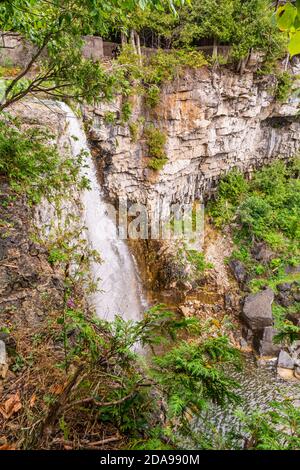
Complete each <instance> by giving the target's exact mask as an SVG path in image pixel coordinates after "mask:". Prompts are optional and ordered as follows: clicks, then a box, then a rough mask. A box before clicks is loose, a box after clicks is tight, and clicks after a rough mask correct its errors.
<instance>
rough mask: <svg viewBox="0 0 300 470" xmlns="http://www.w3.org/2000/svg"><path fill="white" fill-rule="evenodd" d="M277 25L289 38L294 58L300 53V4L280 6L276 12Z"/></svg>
mask: <svg viewBox="0 0 300 470" xmlns="http://www.w3.org/2000/svg"><path fill="white" fill-rule="evenodd" d="M276 20H277V25H278V27H279V29H280V30H281V31H283V32H284V33H286V35H287V36H288V38H289V45H288V50H289V53H290V56H291V57H293V56H294V55H296V54H299V53H300V2H299V0H296V4H295V5H293V4H292V3H291V2H286V4H285V5H280V6H279V7H278V9H277V12H276Z"/></svg>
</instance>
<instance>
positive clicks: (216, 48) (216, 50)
mask: <svg viewBox="0 0 300 470" xmlns="http://www.w3.org/2000/svg"><path fill="white" fill-rule="evenodd" d="M212 55H213V57H214V58H217V57H218V41H217V39H216V38H214V47H213V53H212Z"/></svg>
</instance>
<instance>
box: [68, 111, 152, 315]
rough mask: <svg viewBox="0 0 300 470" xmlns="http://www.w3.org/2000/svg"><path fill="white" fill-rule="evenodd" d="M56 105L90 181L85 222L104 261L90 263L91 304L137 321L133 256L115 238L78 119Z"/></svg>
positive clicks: (137, 287)
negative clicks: (93, 281)
mask: <svg viewBox="0 0 300 470" xmlns="http://www.w3.org/2000/svg"><path fill="white" fill-rule="evenodd" d="M59 106H60V108H61V110H63V111H64V113H66V122H67V125H68V134H69V139H70V145H71V150H72V154H73V156H76V155H78V154H79V153H80V152H82V151H84V152H85V153H86V155H87V160H86V164H87V168H86V169H85V170H84V173H85V175H86V176H87V178H88V179H89V181H90V190H86V191H84V194H83V197H82V202H83V206H84V224H85V226H86V228H87V237H88V240H89V242H90V244H91V247H92V249H94V250H97V251H98V252H99V254H100V256H101V258H102V260H103V263H101V264H100V263H93V265H92V274H93V276H94V277H95V279H97V278H99V279H100V280H99V286H98V287H99V291H98V292H97V293H95V294H93V295H92V296H91V303H92V304H93V305H94V307H95V309H96V313H97V315H98V316H99V317H101V318H103V319H106V320H113V318H114V316H115V315H117V314H118V315H121V316H123V318H124V319H126V320H136V321H137V320H140V319H141V312H142V307H143V306H144V305H143V304H144V302H143V297H142V291H141V284H140V282H139V279H138V275H137V271H136V268H135V264H134V260H133V257H132V255H131V253H130V251H129V249H128V246H127V245H126V242H125V241H123V240H120V239H118V238H117V234H116V226H115V222H114V221H113V220H112V219H111V218H110V217H109V215H108V214H109V206H108V204H107V203H106V202H105V201H104V197H103V194H102V191H101V188H100V185H99V182H98V179H97V171H96V167H95V164H94V161H93V159H92V156H91V153H90V151H89V148H88V145H87V140H86V136H85V133H84V131H83V129H82V127H81V124H80V121H79V120H78V118H77V117H76V116H75V114H74V113H73V111H72V110H71V109H70V108H69V106H67V105H66V104H65V103H60V105H59ZM73 137H75V139H74V138H73Z"/></svg>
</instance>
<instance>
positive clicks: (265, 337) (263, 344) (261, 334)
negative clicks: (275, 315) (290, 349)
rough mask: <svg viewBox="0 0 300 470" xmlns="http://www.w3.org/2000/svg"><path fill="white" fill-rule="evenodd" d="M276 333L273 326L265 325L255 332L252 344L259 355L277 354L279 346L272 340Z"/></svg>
mask: <svg viewBox="0 0 300 470" xmlns="http://www.w3.org/2000/svg"><path fill="white" fill-rule="evenodd" d="M277 333H278V331H277V330H276V329H275V328H273V326H267V327H266V328H264V329H263V330H260V331H258V332H257V333H256V334H255V337H254V341H253V345H254V349H255V350H256V352H257V353H258V354H259V355H260V356H278V354H279V352H280V349H281V346H280V345H279V344H274V342H273V340H274V336H275V335H276V334H277Z"/></svg>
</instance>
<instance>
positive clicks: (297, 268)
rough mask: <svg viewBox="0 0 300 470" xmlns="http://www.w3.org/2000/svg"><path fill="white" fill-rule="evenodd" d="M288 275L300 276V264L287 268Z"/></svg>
mask: <svg viewBox="0 0 300 470" xmlns="http://www.w3.org/2000/svg"><path fill="white" fill-rule="evenodd" d="M285 272H286V274H298V273H300V264H299V265H298V266H287V267H286V268H285Z"/></svg>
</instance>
